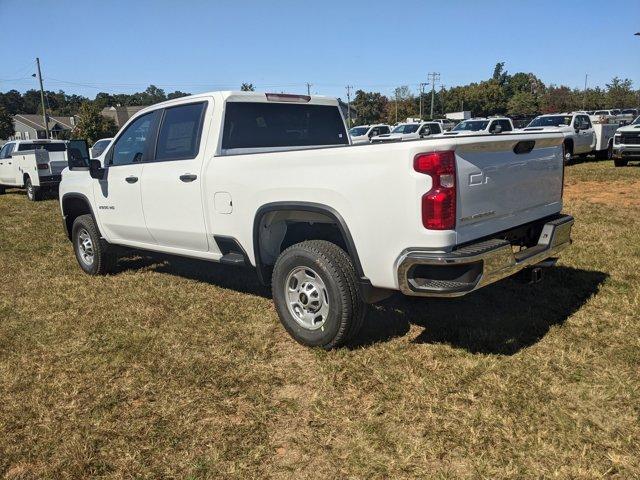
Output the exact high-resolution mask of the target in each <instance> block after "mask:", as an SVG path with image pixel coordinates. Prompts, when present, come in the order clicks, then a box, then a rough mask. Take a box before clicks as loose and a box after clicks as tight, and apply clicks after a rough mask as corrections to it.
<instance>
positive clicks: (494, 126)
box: [442, 117, 514, 136]
mask: <svg viewBox="0 0 640 480" xmlns="http://www.w3.org/2000/svg"><path fill="white" fill-rule="evenodd" d="M513 130H514V128H513V122H512V121H511V119H510V118H507V117H491V118H471V119H469V120H464V121H462V122H460V123H459V124H458V125H456V126H455V127H453V128H452V129H451V130H450V131H448V132H444V133H443V134H442V135H444V136H464V135H493V134H497V133H506V132H512V131H513Z"/></svg>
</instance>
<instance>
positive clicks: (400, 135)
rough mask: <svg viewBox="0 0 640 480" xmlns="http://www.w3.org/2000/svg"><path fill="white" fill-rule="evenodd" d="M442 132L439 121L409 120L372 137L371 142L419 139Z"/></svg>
mask: <svg viewBox="0 0 640 480" xmlns="http://www.w3.org/2000/svg"><path fill="white" fill-rule="evenodd" d="M439 133H442V127H441V126H440V124H439V123H437V122H409V123H401V124H400V125H397V126H395V127H394V129H393V130H391V133H385V134H382V135H378V136H376V137H372V138H371V143H386V142H403V141H406V140H417V139H420V138H425V137H428V136H429V135H437V134H439Z"/></svg>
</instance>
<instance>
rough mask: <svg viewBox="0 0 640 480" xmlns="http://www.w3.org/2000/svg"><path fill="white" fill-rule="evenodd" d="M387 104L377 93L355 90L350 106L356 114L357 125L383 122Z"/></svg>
mask: <svg viewBox="0 0 640 480" xmlns="http://www.w3.org/2000/svg"><path fill="white" fill-rule="evenodd" d="M387 102H388V100H387V97H385V96H384V95H382V94H381V93H379V92H365V91H364V90H356V96H355V98H354V99H353V101H352V102H351V106H353V108H355V109H356V111H357V112H358V123H360V124H371V123H379V122H382V121H384V117H385V111H386V106H387ZM394 114H395V112H394Z"/></svg>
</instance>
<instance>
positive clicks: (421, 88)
mask: <svg viewBox="0 0 640 480" xmlns="http://www.w3.org/2000/svg"><path fill="white" fill-rule="evenodd" d="M426 86H427V84H426V83H424V82H422V83H420V120H421V121H422V96H423V95H424V87H426Z"/></svg>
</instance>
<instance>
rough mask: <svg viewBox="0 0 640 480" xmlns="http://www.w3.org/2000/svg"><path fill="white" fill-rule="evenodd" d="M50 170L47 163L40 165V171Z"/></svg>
mask: <svg viewBox="0 0 640 480" xmlns="http://www.w3.org/2000/svg"><path fill="white" fill-rule="evenodd" d="M48 169H49V165H48V164H46V163H39V164H38V170H48Z"/></svg>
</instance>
